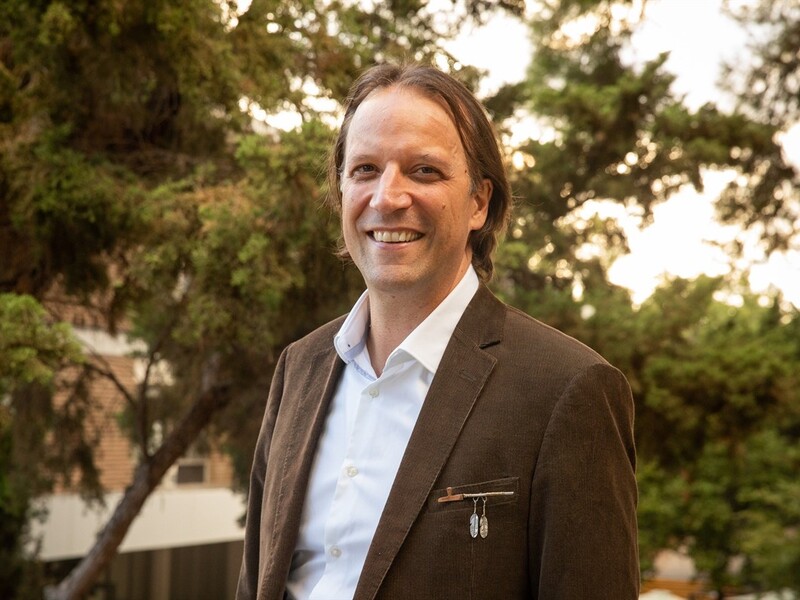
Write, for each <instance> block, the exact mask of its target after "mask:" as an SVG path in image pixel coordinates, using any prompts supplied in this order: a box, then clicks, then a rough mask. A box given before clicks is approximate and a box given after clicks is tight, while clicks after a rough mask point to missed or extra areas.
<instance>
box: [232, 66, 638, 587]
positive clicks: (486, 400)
mask: <svg viewBox="0 0 800 600" xmlns="http://www.w3.org/2000/svg"><path fill="white" fill-rule="evenodd" d="M345 109H346V112H345V117H344V122H343V125H342V128H341V132H340V135H339V137H338V139H337V141H336V143H335V146H334V149H333V153H332V157H331V164H330V167H329V180H330V189H331V196H332V198H331V201H332V202H333V204H334V206H335V208H336V209H337V210H338V211H339V212H340V216H341V222H342V231H343V239H344V246H345V251H346V253H347V254H349V256H350V257H351V258H352V260H353V262H354V263H355V264H356V266H357V267H358V269H359V270H360V271H361V274H362V275H363V277H364V280H365V282H366V285H367V291H366V292H365V293H364V295H362V297H361V298H360V299H359V300H358V302H357V303H356V305H355V306H354V307H353V309H352V311H351V312H350V314H349V315H348V316H347V317H346V318H340V319H338V320H336V321H334V322H332V323H329V324H328V325H325V326H323V327H321V328H320V329H318V330H317V331H315V332H313V333H311V334H310V335H308V336H306V337H305V338H303V339H302V340H300V341H298V342H295V343H294V344H291V345H290V346H289V347H288V348H287V349H286V350H285V351H284V352H283V354H282V356H281V358H280V360H279V362H278V366H277V368H276V371H275V376H274V378H273V382H272V388H271V391H270V395H269V399H268V400H267V406H266V412H265V415H264V421H263V425H262V429H261V433H260V436H259V440H258V444H257V447H256V452H255V459H254V463H253V471H252V477H251V484H250V486H251V487H250V497H249V505H248V514H247V527H246V535H245V550H244V561H243V565H242V571H241V576H240V580H239V588H238V592H237V598H239V599H240V600H245V599H251V598H252V599H256V598H257V599H263V600H280V599H283V598H291V599H297V600H307V599H312V600H345V599H350V598H355V599H357V600H367V599H369V600H371V599H373V598H382V599H418V598H420V599H437V598H441V599H448V600H449V599H467V598H469V599H473V600H481V599H494V598H497V599H500V600H513V599H518V598H519V599H521V598H537V599H539V600H545V599H548V600H550V599H552V600H555V599H561V600H580V599H600V598H603V599H609V600H628V599H634V598H636V597H637V596H638V585H639V573H638V558H637V544H636V483H635V478H634V465H635V456H634V446H633V435H632V423H633V405H632V399H631V395H630V389H629V387H628V385H627V382H626V381H625V379H624V377H623V376H622V375H621V374H620V373H619V371H617V370H616V369H614V368H613V367H611V366H610V365H608V363H606V362H605V361H604V360H603V359H602V358H601V357H600V356H598V355H597V354H596V353H594V352H593V351H591V350H590V349H588V348H586V347H585V346H583V345H582V344H580V343H579V342H577V341H575V340H573V339H571V338H569V337H567V336H565V335H563V334H561V333H559V332H557V331H555V330H553V329H551V328H549V327H547V326H545V325H543V324H541V323H539V322H537V321H535V320H534V319H532V318H530V317H528V316H527V315H524V314H522V313H520V312H519V311H516V310H514V309H512V308H510V307H508V306H506V305H504V304H503V303H501V302H500V301H499V300H497V299H496V298H495V297H494V296H493V295H492V294H491V292H489V290H488V289H487V288H486V287H485V285H484V282H485V281H486V280H487V279H488V278H489V277H490V276H491V273H492V261H491V254H492V251H493V250H494V248H495V245H496V243H497V236H498V234H499V232H500V231H501V230H502V229H503V228H504V227H505V224H506V220H507V216H508V211H509V206H510V193H509V187H508V183H507V179H506V176H505V173H504V168H503V162H502V159H501V155H500V152H499V149H498V145H497V141H496V136H495V134H494V130H493V128H492V126H491V124H490V123H489V121H488V119H487V118H486V116H485V113H484V111H483V109H482V107H481V106H480V104H479V103H478V102H477V101H476V100H475V98H474V97H473V96H472V95H471V94H470V93H469V91H468V90H467V89H466V88H465V87H463V86H462V85H461V84H459V83H458V82H457V81H456V80H455V79H453V78H452V77H450V76H448V75H445V74H443V73H441V72H440V71H438V70H436V69H433V68H430V67H422V66H409V67H395V66H378V67H374V68H372V69H370V70H369V71H367V72H366V73H365V74H364V75H363V76H362V77H361V78H360V79H359V80H358V81H357V82H356V83H355V84H354V86H353V88H352V90H351V94H350V96H349V98H348V101H347V103H346V106H345Z"/></svg>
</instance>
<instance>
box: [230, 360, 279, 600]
mask: <svg viewBox="0 0 800 600" xmlns="http://www.w3.org/2000/svg"><path fill="white" fill-rule="evenodd" d="M287 352H288V348H287V349H286V350H284V351H283V353H281V356H280V358H279V359H278V364H277V366H276V367H275V373H274V375H273V376H272V383H271V384H270V390H269V397H268V399H267V406H266V409H265V411H264V417H263V420H262V422H261V430H260V432H259V434H258V441H257V442H256V450H255V454H254V456H253V466H252V468H251V471H250V489H249V492H248V499H247V518H246V523H245V532H244V555H243V557H242V568H241V571H240V572H239V583H238V585H237V589H236V600H255V599H256V597H257V596H258V581H259V564H260V562H261V559H262V557H261V556H260V554H261V548H262V546H263V540H262V539H261V534H262V532H261V510H262V501H263V497H264V480H265V477H266V473H267V466H268V465H267V458H268V456H269V448H270V443H271V441H272V432H273V431H274V429H275V420H276V418H277V416H278V407H279V406H280V403H281V397H282V396H283V383H284V372H285V367H286V354H287Z"/></svg>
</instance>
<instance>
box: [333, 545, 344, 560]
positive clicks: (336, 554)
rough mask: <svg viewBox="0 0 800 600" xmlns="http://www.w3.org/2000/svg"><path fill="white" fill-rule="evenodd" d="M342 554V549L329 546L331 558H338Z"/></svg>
mask: <svg viewBox="0 0 800 600" xmlns="http://www.w3.org/2000/svg"><path fill="white" fill-rule="evenodd" d="M341 555H342V551H341V550H340V549H339V547H338V546H333V547H332V548H331V556H332V557H333V558H339V557H340V556H341Z"/></svg>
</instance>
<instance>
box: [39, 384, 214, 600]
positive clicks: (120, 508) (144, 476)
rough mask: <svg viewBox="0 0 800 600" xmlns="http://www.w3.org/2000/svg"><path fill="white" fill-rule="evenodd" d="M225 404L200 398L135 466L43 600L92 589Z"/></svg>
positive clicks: (74, 599)
mask: <svg viewBox="0 0 800 600" xmlns="http://www.w3.org/2000/svg"><path fill="white" fill-rule="evenodd" d="M228 401H229V395H228V394H227V393H226V392H225V391H224V390H221V389H214V388H212V389H211V390H209V391H207V392H206V393H204V394H203V395H202V396H200V398H199V399H198V400H197V401H196V402H195V403H194V404H193V405H192V407H191V409H190V410H189V412H188V413H187V415H186V416H185V417H184V418H183V420H182V421H180V423H178V426H177V427H176V428H175V429H173V430H172V432H170V434H169V435H168V436H167V438H166V439H165V440H164V443H163V444H161V446H160V447H159V449H158V450H157V451H156V453H155V454H153V456H152V457H151V458H150V459H149V460H144V461H142V462H141V463H140V464H139V466H138V467H137V468H136V472H135V474H134V477H133V482H132V483H131V485H130V486H128V488H127V489H126V490H125V494H124V496H123V497H122V499H121V500H120V502H119V504H118V505H117V508H116V509H115V510H114V514H113V515H112V516H111V518H110V519H109V521H108V523H106V525H105V527H104V528H103V530H102V531H101V532H100V534H99V535H98V537H97V541H96V542H95V544H94V546H92V548H91V550H90V551H89V553H88V554H87V555H86V556H84V557H83V559H82V560H81V561H80V563H78V564H77V565H76V566H75V568H74V569H73V570H72V571H71V572H70V574H69V575H67V577H66V578H65V579H64V580H63V581H62V582H61V583H59V584H58V585H57V586H51V587H48V588H47V589H46V590H45V594H44V595H45V599H46V600H79V599H80V598H83V597H85V596H86V594H88V593H89V592H90V591H91V588H92V585H93V584H94V582H95V581H96V580H97V577H98V576H99V575H100V573H102V571H103V569H105V568H106V567H107V566H108V564H109V563H110V562H111V559H112V558H114V555H115V553H116V550H117V548H118V547H119V545H120V544H121V543H122V540H123V539H124V538H125V534H126V533H127V532H128V529H129V528H130V526H131V523H133V521H134V519H135V518H136V516H137V515H138V514H139V511H140V510H141V508H142V506H143V505H144V503H145V501H146V500H147V498H148V496H149V495H150V494H151V493H152V491H153V490H154V489H155V487H156V486H157V485H158V483H159V482H160V481H161V478H162V477H164V474H165V473H166V472H167V469H169V468H170V466H172V464H173V463H174V462H175V461H176V460H178V458H180V457H181V456H182V455H183V454H184V452H185V451H186V449H187V448H188V447H189V444H191V443H192V441H193V440H194V439H196V437H197V435H198V434H199V433H200V432H201V431H202V430H203V429H204V428H205V426H206V425H208V423H209V422H210V421H211V418H212V417H213V415H214V414H215V413H216V412H217V411H218V410H220V409H221V408H223V407H224V406H225V405H226V404H227V403H228Z"/></svg>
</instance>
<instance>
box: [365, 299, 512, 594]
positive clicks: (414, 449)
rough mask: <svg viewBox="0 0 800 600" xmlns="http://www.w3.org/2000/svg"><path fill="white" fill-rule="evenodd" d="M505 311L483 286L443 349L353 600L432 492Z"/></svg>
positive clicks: (374, 579)
mask: <svg viewBox="0 0 800 600" xmlns="http://www.w3.org/2000/svg"><path fill="white" fill-rule="evenodd" d="M504 319H505V307H504V305H503V304H502V303H501V302H500V301H499V300H497V299H496V298H495V297H494V296H493V295H492V293H491V292H490V291H489V290H488V289H487V288H486V287H485V286H483V285H481V287H480V288H479V290H478V292H477V293H476V295H475V297H474V298H473V300H472V301H471V302H470V304H469V306H468V307H467V310H466V311H465V312H464V315H463V316H462V318H461V320H460V321H459V324H458V326H457V327H456V329H455V331H454V332H453V336H452V338H451V339H450V342H449V344H448V346H447V349H446V350H445V353H444V356H443V357H442V361H441V363H440V365H439V368H438V370H437V372H436V375H435V377H434V379H433V382H432V384H431V387H430V390H428V395H427V396H426V398H425V403H424V404H423V406H422V410H421V411H420V415H419V418H418V419H417V424H416V426H415V427H414V431H413V433H412V434H411V438H410V440H409V442H408V447H407V448H406V452H405V454H404V455H403V460H402V461H401V463H400V467H399V469H398V471H397V476H396V477H395V480H394V484H393V485H392V489H391V491H390V493H389V497H388V499H387V501H386V506H385V507H384V509H383V514H382V515H381V518H380V521H379V522H378V528H377V530H376V531H375V537H374V538H373V540H372V545H371V546H370V548H369V552H368V553H367V558H366V562H365V563H364V569H363V570H362V572H361V578H360V579H359V581H358V586H357V587H356V592H355V596H354V600H372V599H373V598H374V597H375V595H376V593H377V591H378V588H379V587H380V585H381V582H382V581H383V579H384V577H385V576H386V573H387V571H388V570H389V567H390V566H391V564H392V561H393V560H394V558H395V556H396V555H397V552H398V550H399V549H400V547H401V545H402V544H403V541H404V540H405V538H406V535H407V534H408V532H409V530H410V529H411V526H412V525H413V523H414V521H415V520H416V518H417V515H418V514H419V512H420V510H421V509H422V507H423V505H424V503H425V501H426V499H427V497H428V494H429V493H430V492H431V490H432V489H433V485H434V483H435V482H436V479H437V477H438V476H439V473H440V472H441V470H442V468H443V467H444V464H445V462H446V461H447V459H448V457H449V456H450V452H451V451H452V449H453V446H454V445H455V443H456V440H457V439H458V436H459V433H460V432H461V429H462V427H463V426H464V423H465V422H466V420H467V417H468V416H469V414H470V412H471V411H472V407H473V406H474V404H475V401H476V400H477V398H478V396H479V395H480V392H481V390H482V389H483V386H484V383H485V382H486V379H487V378H488V377H489V374H490V373H491V371H492V369H493V368H494V365H495V362H496V359H495V358H494V357H493V356H491V355H490V354H488V353H486V352H485V351H484V350H483V348H486V347H487V346H489V345H492V344H495V343H497V342H499V341H500V337H501V332H502V325H503V322H504Z"/></svg>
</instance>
